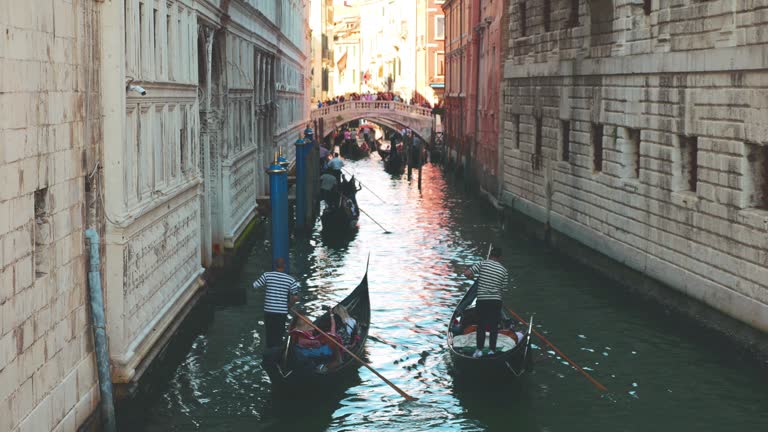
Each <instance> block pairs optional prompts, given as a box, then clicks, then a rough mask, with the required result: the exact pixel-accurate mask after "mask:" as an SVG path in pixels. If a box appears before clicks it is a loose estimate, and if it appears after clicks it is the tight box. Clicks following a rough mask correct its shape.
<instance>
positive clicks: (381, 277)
mask: <svg viewBox="0 0 768 432" xmlns="http://www.w3.org/2000/svg"><path fill="white" fill-rule="evenodd" d="M348 168H349V169H350V170H351V171H352V172H353V173H354V174H356V178H359V179H360V180H362V181H363V182H365V184H366V186H368V187H370V188H372V189H374V190H375V192H376V194H377V195H379V196H380V197H381V198H382V199H383V200H384V201H385V202H386V204H384V203H382V202H381V201H380V200H379V199H378V198H376V197H375V196H374V195H373V194H371V193H370V192H368V191H367V190H366V189H365V188H364V189H363V190H361V191H360V192H359V193H358V196H357V197H358V200H359V202H360V205H361V207H362V208H363V209H365V210H366V212H368V213H369V214H370V215H371V216H372V217H373V218H375V219H376V220H377V221H379V222H380V223H382V224H383V225H384V226H386V227H387V229H389V230H390V231H392V234H386V233H384V232H383V230H382V229H381V228H379V227H378V226H377V225H376V224H374V223H373V222H371V221H370V220H368V219H367V217H366V216H362V217H361V219H360V226H359V230H358V231H356V232H354V233H353V234H352V235H351V236H350V237H349V238H339V237H334V236H330V237H329V236H324V235H322V234H321V233H320V232H319V229H316V230H315V232H314V233H313V234H312V235H311V236H309V237H304V238H298V237H297V238H295V239H293V242H292V257H291V271H292V273H293V274H294V275H295V276H296V277H297V278H299V279H300V280H301V281H302V283H303V286H304V290H303V293H302V295H303V299H302V302H303V306H304V309H305V310H307V311H308V312H309V313H310V314H313V313H314V314H316V313H318V312H319V311H320V309H321V306H322V305H324V304H334V303H335V302H338V301H339V300H341V299H342V298H344V297H345V296H346V295H347V294H348V293H349V291H350V290H351V289H353V288H354V287H355V286H356V285H357V283H358V282H359V281H360V278H361V277H362V275H363V273H364V272H365V262H366V258H367V256H368V254H369V253H370V255H371V261H370V269H369V284H370V296H371V307H372V311H371V315H372V321H371V328H370V337H369V339H368V343H367V358H368V359H369V360H370V362H371V363H372V365H373V366H374V367H375V368H376V369H377V370H378V371H379V372H381V373H382V374H383V375H385V376H386V377H388V378H389V379H390V380H391V381H392V382H394V383H395V384H396V385H398V386H399V387H401V388H402V389H403V390H405V391H406V392H408V393H409V394H412V395H414V396H416V397H418V398H419V400H418V401H417V402H412V403H405V402H403V399H402V398H401V397H400V396H399V395H397V394H396V393H395V392H393V391H392V389H390V388H389V387H388V386H387V385H385V384H384V383H382V382H381V381H380V380H379V379H378V378H377V377H376V376H374V375H373V374H372V373H371V372H370V371H368V370H367V369H365V368H360V369H358V371H357V372H356V373H355V374H352V376H351V380H350V381H345V382H341V383H339V384H340V385H339V386H338V387H336V388H334V389H312V390H307V391H305V392H302V393H300V394H293V395H281V394H273V393H272V392H271V388H270V385H269V382H268V379H267V377H266V374H265V373H264V371H263V370H262V368H261V334H262V332H263V312H262V307H263V303H262V302H263V293H261V292H256V291H253V290H252V289H250V284H251V282H252V281H253V280H254V279H255V278H256V277H258V275H259V274H261V272H263V271H265V270H267V269H268V268H269V267H270V249H269V242H268V241H267V240H261V241H258V242H257V243H256V244H255V245H254V248H253V250H252V252H251V254H250V256H249V257H248V259H247V261H246V263H245V265H244V266H243V269H242V271H241V272H240V273H239V274H237V275H233V279H232V280H230V281H226V282H222V284H220V286H216V287H213V288H212V293H214V294H212V296H213V298H214V299H215V303H209V304H210V305H212V306H210V307H209V310H210V312H209V313H208V315H206V316H205V317H203V318H195V319H193V320H192V321H193V324H192V325H190V326H188V327H187V329H186V330H185V331H186V332H187V334H189V335H190V336H189V337H188V338H187V342H186V343H181V344H176V345H174V346H173V347H172V348H170V349H169V350H168V353H167V356H168V360H167V361H166V362H164V363H163V364H164V365H166V366H165V367H166V369H167V370H166V371H165V372H164V373H163V374H159V375H154V376H155V377H156V378H153V379H152V383H150V384H146V385H145V390H144V392H143V393H142V394H141V397H140V398H139V400H138V401H137V406H138V407H139V408H138V409H135V410H134V411H133V412H132V414H131V412H130V411H126V410H124V409H123V410H121V423H122V425H123V429H122V430H131V431H140V430H147V431H162V432H169V431H189V430H203V431H239V430H280V431H288V430H291V431H292V430H297V431H298V430H300V431H312V430H344V431H349V430H377V431H384V430H393V431H394V430H397V431H400V430H408V431H417V430H504V431H507V430H516V431H544V430H546V431H560V430H567V431H573V430H585V431H615V430H626V431H635V430H637V431H643V430H649V429H652V428H655V429H658V425H659V422H660V419H663V424H664V426H668V428H667V429H669V430H690V429H694V428H695V427H698V428H700V429H702V430H737V427H738V428H742V429H748V428H752V429H753V430H764V429H768V418H766V416H765V411H764V408H765V405H764V401H765V400H766V399H768V390H766V386H765V385H764V382H765V381H764V376H763V375H761V371H760V369H758V368H757V367H756V366H755V365H754V364H752V363H750V362H749V361H747V360H744V359H740V358H738V357H735V356H733V355H728V353H727V352H723V351H724V350H722V349H719V348H718V344H717V343H716V342H717V341H716V340H713V339H712V338H707V337H704V336H702V335H701V334H700V333H701V332H700V330H699V329H698V328H697V327H695V326H690V325H686V324H684V323H682V322H681V320H677V319H675V318H674V317H670V316H668V315H666V314H664V313H663V309H661V308H658V307H656V306H655V305H651V304H646V303H644V302H642V301H638V300H637V299H636V298H635V297H633V296H630V295H628V294H627V293H626V291H625V290H623V289H622V288H619V287H617V286H616V285H615V284H613V283H612V282H610V281H608V280H606V279H604V278H601V277H599V276H597V275H595V274H594V273H593V272H591V271H587V270H585V269H583V268H582V267H580V266H579V265H577V264H576V263H574V262H573V261H570V260H567V259H563V258H562V257H561V256H559V255H558V254H556V253H554V252H553V251H551V250H549V249H548V248H547V247H545V246H543V245H542V244H540V243H537V242H533V241H529V240H525V239H524V238H522V237H519V236H515V235H514V234H512V235H511V236H510V235H505V234H504V233H503V232H502V231H501V227H500V225H499V223H498V221H497V220H496V218H495V217H492V216H489V214H490V212H489V209H488V206H487V205H486V204H484V203H483V202H482V201H480V200H478V199H476V198H475V197H473V196H470V195H467V194H464V193H463V192H461V191H460V189H461V188H459V187H456V186H455V185H450V184H449V181H447V180H446V179H445V177H444V176H443V174H442V172H441V171H440V170H439V169H436V168H434V167H432V166H431V165H427V166H425V167H424V170H423V175H424V178H423V181H422V184H423V190H422V191H421V192H419V191H418V189H417V187H416V178H415V177H414V180H413V181H412V182H411V183H409V182H408V181H407V180H406V179H405V176H404V175H403V176H390V175H389V174H387V173H385V172H384V171H383V169H382V168H381V165H380V161H378V160H377V158H376V157H373V158H371V159H367V160H363V161H360V162H356V163H351V164H349V165H348ZM316 228H319V225H318V226H317V227H316ZM508 229H509V230H510V231H512V232H513V233H514V231H515V227H508ZM266 232H267V233H268V232H269V231H268V230H266ZM492 241H493V242H499V243H502V244H503V245H504V249H505V254H504V258H503V261H504V264H505V265H506V267H507V268H508V269H509V271H510V274H511V275H512V279H513V281H512V283H511V284H510V287H509V288H508V289H507V290H506V291H505V293H504V296H505V304H507V305H509V306H510V307H511V308H512V309H513V310H515V311H516V312H517V313H518V314H520V315H521V316H525V317H528V316H530V315H535V322H536V323H537V325H536V328H537V330H538V331H539V332H541V333H542V334H544V335H545V336H546V337H547V338H549V339H551V340H552V341H553V342H554V343H556V344H557V345H558V347H559V348H560V349H561V350H563V352H565V353H567V354H568V355H569V356H570V357H571V358H573V359H574V360H575V361H577V363H579V364H580V365H581V366H582V367H584V368H585V369H586V368H589V369H588V370H589V371H590V373H591V374H592V375H593V376H595V378H596V379H598V380H599V381H600V382H602V383H603V384H605V385H606V386H607V387H608V388H609V390H610V391H611V393H610V395H607V396H601V395H600V394H599V393H598V392H597V391H596V390H595V389H594V388H593V387H592V386H591V384H589V382H588V381H586V380H585V379H584V378H583V377H581V376H580V375H579V374H578V373H577V372H576V371H575V370H574V369H573V368H572V367H571V366H569V365H567V364H565V363H564V360H563V359H561V358H558V356H557V355H556V354H554V353H552V354H550V353H549V351H550V349H549V348H548V347H545V346H543V345H542V344H541V343H540V342H538V341H536V342H537V344H539V346H537V347H536V361H537V363H536V370H535V371H534V373H533V374H532V375H530V376H527V377H525V378H524V379H522V380H518V381H514V380H499V382H498V383H495V385H493V386H483V387H481V388H478V387H477V386H476V385H474V384H475V383H472V382H471V381H469V382H464V381H462V380H457V379H455V378H454V377H453V376H452V375H451V373H450V364H449V361H447V358H448V356H447V353H446V348H445V340H444V339H445V338H444V336H443V332H444V331H445V328H446V326H447V320H448V318H449V317H450V315H451V312H452V311H453V308H454V307H455V305H456V303H457V302H458V301H459V300H460V299H461V297H462V296H463V293H464V292H465V291H466V289H467V288H468V287H469V283H468V281H466V280H465V278H464V277H463V276H462V275H461V271H462V270H463V269H464V267H465V266H466V265H470V264H472V263H474V262H476V261H478V260H479V259H480V257H482V256H484V255H485V253H486V251H487V249H486V248H487V245H488V243H489V242H492ZM221 293H225V294H221ZM222 299H223V300H222ZM147 388H148V389H147ZM632 392H634V393H632Z"/></svg>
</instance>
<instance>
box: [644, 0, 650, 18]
mask: <svg viewBox="0 0 768 432" xmlns="http://www.w3.org/2000/svg"><path fill="white" fill-rule="evenodd" d="M643 12H645V14H646V15H650V14H651V0H643Z"/></svg>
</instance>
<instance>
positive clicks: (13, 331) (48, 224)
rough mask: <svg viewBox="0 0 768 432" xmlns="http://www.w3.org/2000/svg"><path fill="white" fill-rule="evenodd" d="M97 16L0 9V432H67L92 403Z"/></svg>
mask: <svg viewBox="0 0 768 432" xmlns="http://www.w3.org/2000/svg"><path fill="white" fill-rule="evenodd" d="M96 8H97V6H96V5H95V3H94V2H83V1H74V2H73V1H64V0H56V1H53V2H46V3H45V5H43V4H42V3H40V2H29V1H9V0H2V1H0V113H2V115H0V245H1V246H0V431H15V430H24V431H27V430H29V431H49V430H75V427H76V426H77V425H79V424H80V423H82V422H83V421H84V419H86V418H87V417H88V416H89V415H90V414H91V412H92V411H93V409H94V408H95V404H96V403H97V402H98V400H99V391H98V387H97V383H96V373H95V363H94V355H93V342H92V333H91V327H90V325H89V322H90V319H89V314H90V312H89V307H88V303H87V294H86V293H87V287H88V286H87V278H86V265H87V263H88V254H87V252H86V249H85V247H84V246H85V239H84V235H83V233H84V231H85V228H86V227H87V225H88V224H90V223H92V222H93V221H92V220H88V221H86V218H88V219H90V215H89V213H88V212H87V211H86V195H87V192H86V184H87V183H88V182H89V180H88V178H89V176H90V174H91V171H89V169H91V168H92V167H93V165H92V162H93V155H95V154H96V150H97V149H96V147H95V143H97V142H98V141H99V140H100V139H101V136H100V135H101V129H100V122H99V119H98V117H99V113H100V108H99V89H98V86H97V82H98V81H97V77H98V68H99V56H98V53H97V52H95V50H96V48H95V43H94V39H95V38H96V37H97V36H98V33H96V30H97V27H96V22H97V14H96V12H95V9H96Z"/></svg>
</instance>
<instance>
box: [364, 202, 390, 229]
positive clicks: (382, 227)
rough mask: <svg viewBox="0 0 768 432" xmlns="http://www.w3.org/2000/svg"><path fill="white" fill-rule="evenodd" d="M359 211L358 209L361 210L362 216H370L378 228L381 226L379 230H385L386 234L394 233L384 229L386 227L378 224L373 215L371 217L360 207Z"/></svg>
mask: <svg viewBox="0 0 768 432" xmlns="http://www.w3.org/2000/svg"><path fill="white" fill-rule="evenodd" d="M357 209H358V210H360V213H362V214H364V215H366V216H368V218H369V219H370V220H372V221H373V223H375V224H376V225H378V226H379V228H381V229H383V230H384V234H392V231H390V230H388V229H386V228H384V226H383V225H381V224H380V223H378V222H376V219H374V218H373V217H372V216H371V215H369V214H368V213H367V212H366V211H365V210H363V209H361V208H360V207H358V208H357Z"/></svg>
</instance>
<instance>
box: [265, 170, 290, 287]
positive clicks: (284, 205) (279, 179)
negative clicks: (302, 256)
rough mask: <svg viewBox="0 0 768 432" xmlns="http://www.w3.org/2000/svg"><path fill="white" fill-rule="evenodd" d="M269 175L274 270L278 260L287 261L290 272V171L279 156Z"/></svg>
mask: <svg viewBox="0 0 768 432" xmlns="http://www.w3.org/2000/svg"><path fill="white" fill-rule="evenodd" d="M267 174H269V202H270V205H271V206H272V269H273V270H274V267H275V261H276V260H277V259H278V258H282V259H283V260H285V271H286V273H287V272H288V271H289V260H288V171H286V169H285V168H283V166H282V165H280V163H279V161H278V158H277V155H275V160H274V161H273V162H272V165H270V166H269V168H267Z"/></svg>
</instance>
